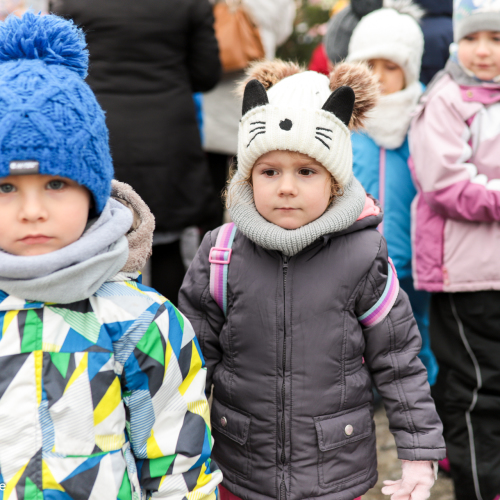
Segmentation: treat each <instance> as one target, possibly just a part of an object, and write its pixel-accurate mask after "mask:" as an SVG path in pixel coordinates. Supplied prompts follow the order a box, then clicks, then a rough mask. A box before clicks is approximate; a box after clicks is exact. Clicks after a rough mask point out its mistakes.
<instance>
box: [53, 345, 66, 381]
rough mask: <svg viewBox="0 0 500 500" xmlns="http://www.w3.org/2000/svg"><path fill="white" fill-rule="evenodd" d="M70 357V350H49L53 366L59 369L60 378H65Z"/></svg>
mask: <svg viewBox="0 0 500 500" xmlns="http://www.w3.org/2000/svg"><path fill="white" fill-rule="evenodd" d="M70 358H71V353H70V352H51V353H50V359H51V360H52V363H53V364H54V365H55V367H56V368H57V369H58V370H59V373H60V374H61V375H62V378H64V379H65V378H66V374H67V373H68V366H69V360H70Z"/></svg>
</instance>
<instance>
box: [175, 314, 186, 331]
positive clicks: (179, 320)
mask: <svg viewBox="0 0 500 500" xmlns="http://www.w3.org/2000/svg"><path fill="white" fill-rule="evenodd" d="M174 311H175V314H176V316H177V321H178V322H179V325H180V326H181V330H182V331H184V317H183V316H182V314H181V313H180V312H179V311H178V310H177V308H175V309H174Z"/></svg>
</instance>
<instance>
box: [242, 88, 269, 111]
mask: <svg viewBox="0 0 500 500" xmlns="http://www.w3.org/2000/svg"><path fill="white" fill-rule="evenodd" d="M266 104H269V99H268V97H267V92H266V89H265V88H264V85H262V83H260V82H259V81H258V80H250V81H249V82H248V83H247V85H246V87H245V93H244V94H243V107H242V116H245V115H246V114H247V113H248V112H249V111H250V110H251V109H253V108H256V107H258V106H265V105H266Z"/></svg>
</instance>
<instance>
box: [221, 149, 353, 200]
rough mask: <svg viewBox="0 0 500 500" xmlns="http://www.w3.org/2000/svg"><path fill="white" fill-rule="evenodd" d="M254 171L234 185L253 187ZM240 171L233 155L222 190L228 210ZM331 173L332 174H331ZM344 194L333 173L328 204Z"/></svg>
mask: <svg viewBox="0 0 500 500" xmlns="http://www.w3.org/2000/svg"><path fill="white" fill-rule="evenodd" d="M252 171H253V169H252V170H251V171H250V173H249V174H248V176H247V177H246V178H245V179H240V180H239V181H237V182H236V183H235V185H234V186H236V185H244V184H246V185H248V186H250V187H251V188H252V189H253V185H252ZM237 172H238V162H237V159H236V157H233V159H232V161H231V165H230V166H229V176H228V179H227V182H226V187H225V188H224V191H223V192H222V200H223V201H224V206H225V207H226V209H227V210H229V209H230V208H231V205H232V204H233V202H234V201H235V200H234V192H233V191H234V189H232V188H234V186H231V182H232V181H233V178H234V176H235V175H236V173H237ZM330 175H331V174H330ZM343 194H344V189H343V187H342V186H341V185H340V184H339V183H338V182H337V180H336V179H335V177H334V176H333V175H331V190H330V200H329V201H328V206H330V205H331V204H332V202H333V200H335V198H338V197H339V196H342V195H343Z"/></svg>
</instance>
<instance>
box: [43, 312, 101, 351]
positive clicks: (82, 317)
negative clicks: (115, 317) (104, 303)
mask: <svg viewBox="0 0 500 500" xmlns="http://www.w3.org/2000/svg"><path fill="white" fill-rule="evenodd" d="M49 309H50V310H51V311H52V312H54V313H56V314H58V315H59V316H61V317H62V318H63V319H64V321H66V323H67V324H68V325H69V326H71V328H73V330H75V331H76V332H78V333H79V334H80V335H82V336H83V337H85V338H86V339H87V340H89V341H90V342H92V343H93V344H95V343H96V342H97V339H98V338H99V332H100V331H101V324H100V323H99V321H97V318H96V316H95V314H94V313H93V312H89V313H79V312H76V311H71V310H70V309H63V308H60V307H49Z"/></svg>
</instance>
